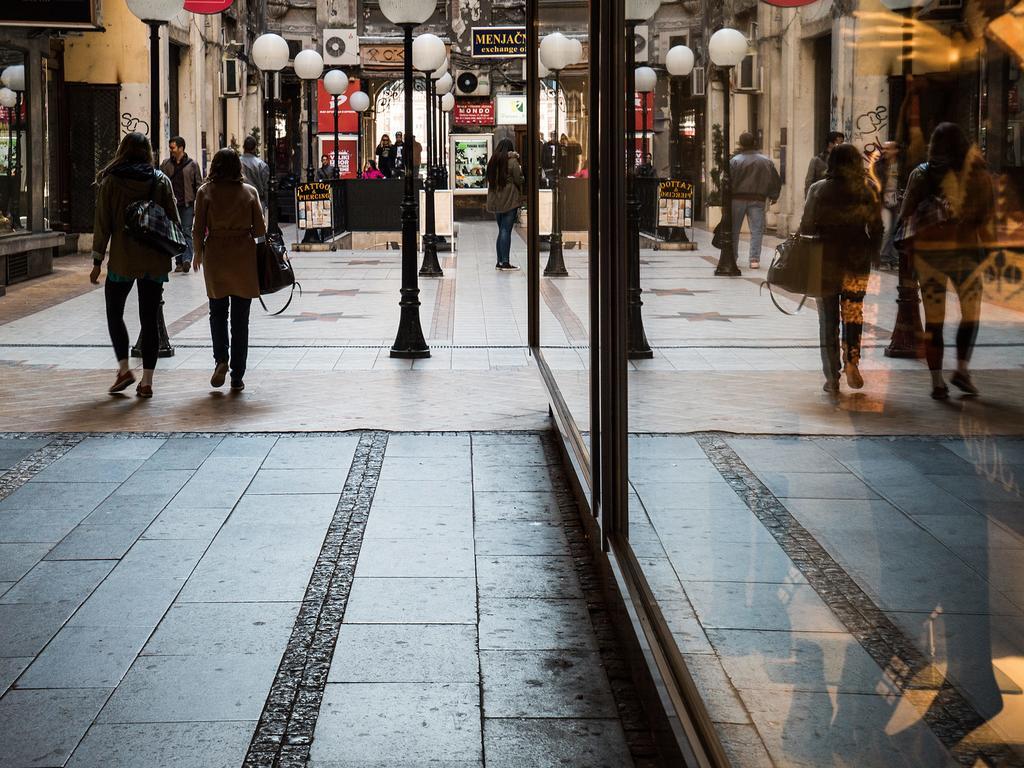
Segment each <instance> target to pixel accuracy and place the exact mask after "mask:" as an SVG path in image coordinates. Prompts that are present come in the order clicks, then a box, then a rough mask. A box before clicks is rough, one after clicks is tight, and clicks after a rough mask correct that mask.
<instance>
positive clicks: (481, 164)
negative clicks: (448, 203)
mask: <svg viewBox="0 0 1024 768" xmlns="http://www.w3.org/2000/svg"><path fill="white" fill-rule="evenodd" d="M491 139H492V135H491V134H489V133H487V134H481V133H475V134H471V135H462V136H452V171H451V173H452V178H451V186H452V189H453V190H454V191H455V194H457V195H482V194H486V192H487V160H488V158H489V157H490V156H491Z"/></svg>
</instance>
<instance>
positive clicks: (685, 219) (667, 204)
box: [658, 179, 693, 228]
mask: <svg viewBox="0 0 1024 768" xmlns="http://www.w3.org/2000/svg"><path fill="white" fill-rule="evenodd" d="M658 226H659V227H684V228H685V227H692V226H693V184H692V183H691V182H689V181H682V180H680V179H666V180H665V181H663V182H661V184H659V185H658Z"/></svg>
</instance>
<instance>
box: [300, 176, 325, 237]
mask: <svg viewBox="0 0 1024 768" xmlns="http://www.w3.org/2000/svg"><path fill="white" fill-rule="evenodd" d="M333 200H334V197H333V194H332V192H331V185H330V184H329V183H328V182H326V181H307V182H305V183H303V184H299V185H298V186H297V187H295V221H296V224H297V226H298V228H299V229H324V228H329V227H332V226H334V221H333V212H334V210H333V205H332V203H333Z"/></svg>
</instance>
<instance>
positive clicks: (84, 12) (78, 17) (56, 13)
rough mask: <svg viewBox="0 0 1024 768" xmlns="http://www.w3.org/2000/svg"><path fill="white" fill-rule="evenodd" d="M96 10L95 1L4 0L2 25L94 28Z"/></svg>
mask: <svg viewBox="0 0 1024 768" xmlns="http://www.w3.org/2000/svg"><path fill="white" fill-rule="evenodd" d="M95 10H96V6H95V0H2V2H0V27H57V28H59V29H72V28H84V29H92V28H94V27H95V26H96V20H95V18H94V17H93V13H94V12H95Z"/></svg>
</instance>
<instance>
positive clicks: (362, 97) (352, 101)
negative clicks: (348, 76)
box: [335, 91, 370, 179]
mask: <svg viewBox="0 0 1024 768" xmlns="http://www.w3.org/2000/svg"><path fill="white" fill-rule="evenodd" d="M348 104H349V106H350V107H352V109H353V110H354V111H355V113H356V178H357V179H359V178H362V176H363V165H362V162H363V161H362V157H363V112H365V111H366V110H368V109H369V108H370V97H369V96H368V95H367V94H365V93H363V92H362V91H356V92H355V93H353V94H352V95H351V96H350V97H349V99H348ZM335 141H337V139H335Z"/></svg>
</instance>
